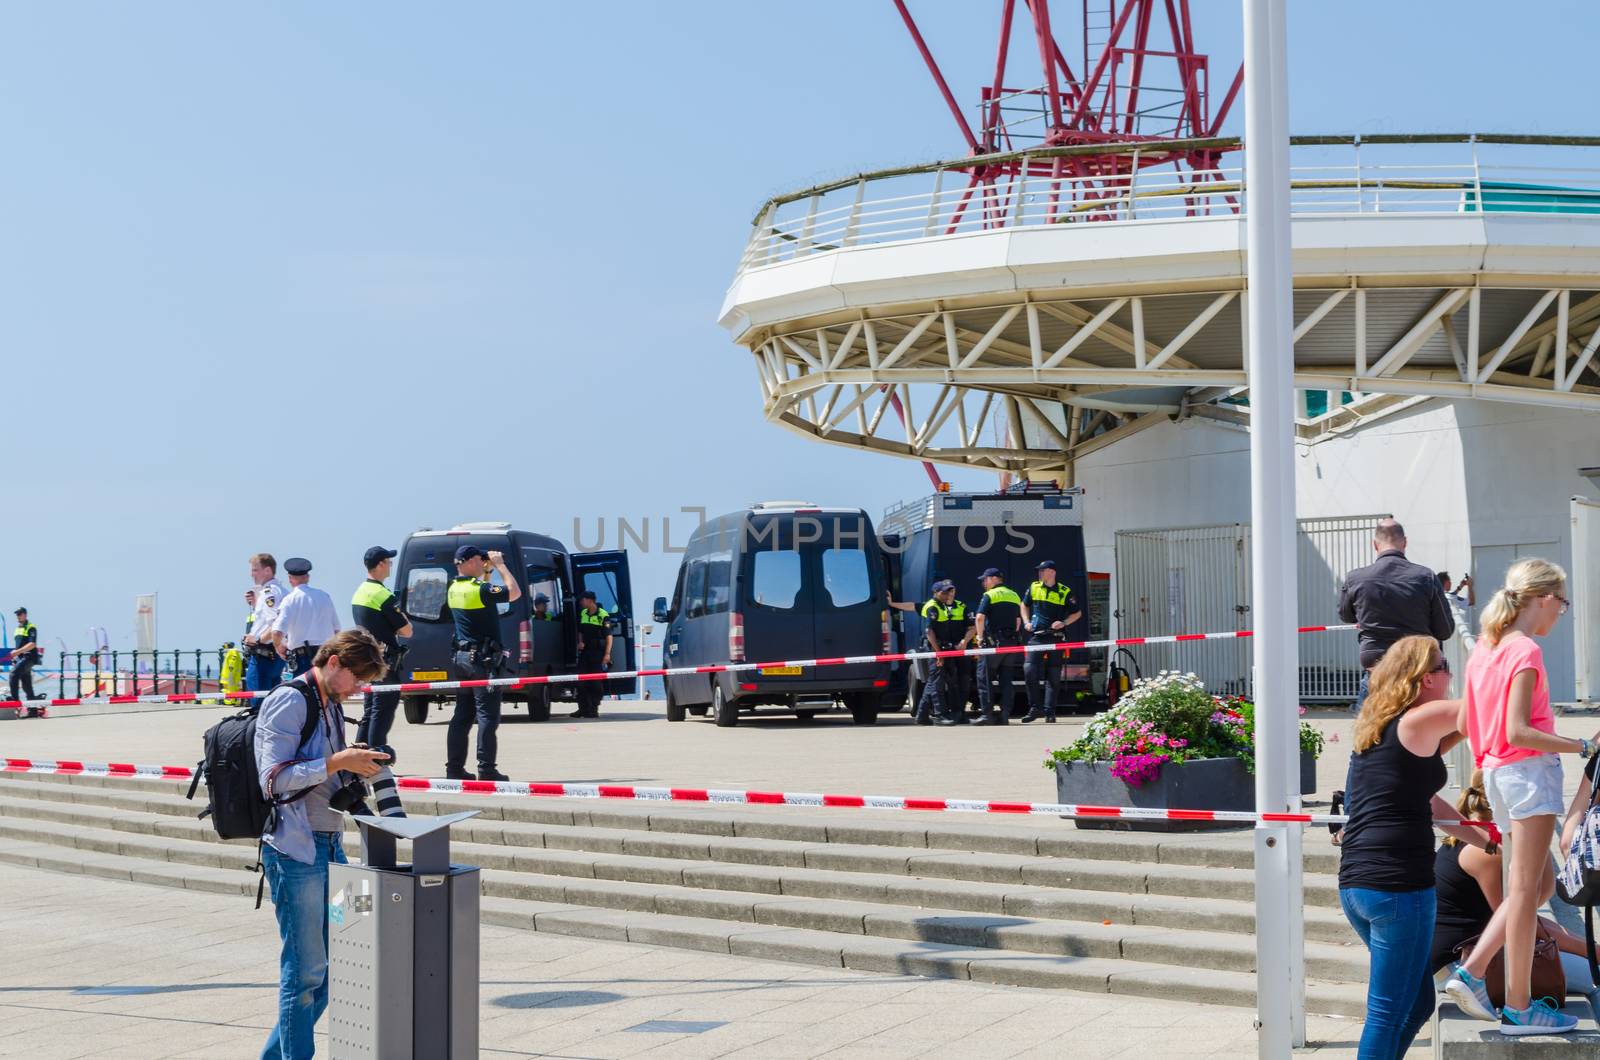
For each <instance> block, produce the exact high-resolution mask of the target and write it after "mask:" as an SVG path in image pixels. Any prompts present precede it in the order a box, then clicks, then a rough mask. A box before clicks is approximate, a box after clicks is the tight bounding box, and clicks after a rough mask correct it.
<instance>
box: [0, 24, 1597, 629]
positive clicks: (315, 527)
mask: <svg viewBox="0 0 1600 1060" xmlns="http://www.w3.org/2000/svg"><path fill="white" fill-rule="evenodd" d="M911 6H912V10H913V12H914V13H915V14H916V15H917V16H918V18H919V20H920V21H921V22H922V24H923V28H924V31H925V33H926V35H927V37H928V39H929V43H930V45H931V46H932V48H933V49H934V51H935V54H936V55H937V56H938V57H939V58H940V59H941V61H942V62H943V64H944V66H945V70H946V73H947V74H948V75H949V77H950V79H951V81H952V83H953V86H954V88H955V90H956V92H957V95H958V97H960V98H961V99H963V100H971V99H974V98H975V97H976V92H977V86H978V84H979V82H980V81H981V80H983V79H985V78H986V77H987V74H988V69H989V67H990V65H991V64H992V62H993V35H994V32H995V30H996V27H997V25H998V17H997V14H996V12H997V11H998V8H999V5H998V3H988V2H986V3H976V2H966V0H960V2H957V0H921V2H914V3H913V4H912V5H911ZM1057 7H1058V8H1060V9H1061V11H1060V12H1059V13H1058V14H1057V16H1056V17H1057V30H1058V36H1059V37H1061V38H1062V39H1063V40H1064V41H1067V40H1075V39H1076V36H1075V30H1074V28H1073V27H1074V24H1075V21H1076V15H1075V13H1076V10H1077V7H1078V5H1076V4H1071V3H1058V4H1057ZM1194 7H1195V14H1196V35H1197V37H1198V39H1199V40H1200V42H1201V45H1202V47H1203V49H1204V50H1207V51H1209V52H1210V53H1211V55H1212V64H1213V71H1214V77H1215V78H1216V79H1217V80H1218V81H1220V82H1221V83H1222V84H1223V85H1224V86H1225V84H1226V81H1227V79H1228V77H1230V76H1231V73H1232V70H1233V69H1234V67H1235V66H1236V64H1237V62H1238V56H1239V52H1240V44H1239V5H1238V4H1237V3H1233V2H1231V0H1197V2H1196V3H1195V4H1194ZM1291 8H1292V10H1291V21H1290V34H1291V56H1290V63H1289V67H1290V77H1291V101H1290V102H1291V111H1292V114H1293V121H1292V125H1293V129H1294V131H1296V132H1378V131H1457V130H1468V129H1475V130H1486V131H1487V130H1493V131H1523V132H1594V131H1595V129H1594V125H1593V119H1592V106H1591V104H1592V98H1593V93H1592V92H1591V91H1588V90H1586V89H1584V88H1583V87H1582V84H1583V82H1582V75H1581V71H1585V70H1587V69H1588V68H1589V66H1590V64H1591V60H1592V55H1591V53H1592V51H1593V46H1594V44H1595V43H1596V41H1595V37H1596V34H1595V31H1594V30H1593V28H1592V26H1593V20H1592V18H1590V17H1588V16H1587V13H1586V11H1585V10H1584V8H1583V7H1582V6H1580V5H1579V4H1577V3H1553V4H1542V5H1539V7H1538V11H1537V13H1534V12H1533V11H1532V10H1531V9H1529V11H1528V13H1527V14H1526V15H1520V16H1519V15H1518V14H1517V13H1516V12H1515V10H1514V9H1508V8H1507V7H1506V5H1504V4H1501V3H1489V2H1479V3H1464V2H1457V3H1450V4H1444V3H1404V4H1396V3H1393V2H1392V0H1391V2H1387V3H1376V2H1368V0H1342V2H1340V3H1337V4H1333V3H1305V2H1298V3H1293V4H1292V5H1291ZM1063 23H1064V24H1063ZM1552 26H1563V27H1565V30H1564V31H1563V32H1560V33H1552V32H1550V28H1551V27H1552ZM1019 47H1021V45H1020V44H1019ZM1066 50H1067V51H1068V54H1069V55H1070V54H1072V53H1073V51H1074V47H1072V46H1069V47H1067V49H1066ZM1235 115H1236V119H1237V118H1240V117H1242V104H1241V106H1240V108H1236V111H1235ZM1233 124H1234V126H1235V127H1237V124H1238V122H1237V120H1236V121H1235V122H1234V123H1233ZM0 138H3V142H4V143H5V145H6V156H7V161H6V163H5V165H4V166H0V211H3V213H4V223H3V228H0V233H3V234H0V348H3V350H4V354H3V359H0V364H4V365H5V374H4V379H5V385H4V390H3V391H0V393H3V394H4V396H5V409H6V415H5V424H6V433H7V435H8V439H7V441H8V444H7V446H6V453H7V457H8V459H7V461H6V464H7V471H8V474H7V476H6V479H7V482H8V488H7V489H6V491H5V497H6V503H5V504H4V518H3V519H0V525H3V529H0V604H3V606H4V610H5V611H6V612H7V614H6V618H7V619H8V620H9V618H10V615H9V612H10V610H11V608H12V607H14V606H16V605H17V604H18V603H25V604H27V605H28V606H30V607H31V608H32V611H33V618H34V620H35V621H36V622H37V623H38V624H39V625H40V626H41V628H42V629H43V631H44V633H45V635H46V640H47V641H48V642H49V643H50V645H51V647H52V654H53V650H54V648H55V647H56V646H57V645H56V638H57V637H60V638H62V639H64V640H65V641H66V643H67V645H68V646H70V647H72V648H80V647H85V646H87V643H88V637H87V634H86V632H85V631H86V630H87V628H88V627H89V626H90V625H103V626H105V627H107V628H108V629H109V630H110V633H111V636H112V640H113V644H114V645H119V646H130V645H131V643H132V640H131V637H132V625H133V597H134V594H136V593H139V592H150V591H155V592H159V593H160V626H161V635H160V640H161V643H162V645H163V646H166V647H184V648H191V647H197V646H203V645H215V644H216V643H218V642H220V641H221V640H223V639H225V638H231V637H233V636H235V635H236V634H237V632H238V626H239V622H240V619H241V617H242V609H241V605H240V593H241V591H242V590H243V588H244V586H245V585H246V583H247V581H248V578H247V574H246V562H245V561H246V557H247V556H248V555H249V554H250V553H251V552H254V551H257V550H261V549H265V550H269V551H272V552H274V553H276V554H277V555H278V556H279V557H280V559H281V558H283V557H285V556H289V555H295V554H300V555H306V556H308V557H310V558H311V559H312V560H313V561H314V562H315V563H316V564H317V572H316V575H315V578H314V580H315V581H316V582H317V583H318V584H321V585H323V586H324V587H325V588H328V589H329V590H330V591H331V592H333V593H334V595H335V596H336V597H337V598H338V599H339V601H340V602H341V604H342V603H343V601H344V600H345V599H348V595H349V592H350V590H351V588H352V587H353V585H354V583H355V582H356V581H357V580H358V579H359V577H360V573H361V572H360V567H359V556H360V554H361V552H362V551H363V549H365V547H366V546H367V545H369V544H373V543H378V542H384V543H395V542H398V541H399V540H400V539H401V538H402V537H403V536H404V535H405V534H406V533H407V532H408V531H409V530H411V529H413V528H415V527H417V526H418V525H423V524H428V525H433V526H443V525H449V524H450V523H453V522H457V521H461V520H464V519H491V518H505V519H510V520H512V521H514V522H516V523H518V524H519V525H523V526H526V527H528V528H530V529H539V530H546V531H548V532H551V533H554V534H556V535H557V536H559V537H564V538H570V537H571V534H572V524H573V519H574V518H575V517H578V518H581V519H583V520H584V526H585V527H586V534H588V535H590V536H592V535H593V532H594V527H595V525H596V521H597V520H598V519H599V518H601V517H604V518H605V519H606V520H607V521H608V524H610V523H611V522H612V521H613V520H615V518H616V517H618V516H626V517H628V518H629V519H630V520H631V521H633V522H634V523H636V524H637V523H639V522H641V521H642V520H643V519H644V518H646V517H651V518H652V521H653V522H654V524H655V531H656V535H657V541H659V528H660V522H659V521H660V517H661V516H662V515H665V514H672V513H676V512H677V511H678V510H679V508H680V506H703V507H706V508H708V509H710V510H711V511H712V512H713V513H715V512H719V511H725V510H728V509H731V508H735V507H738V506H740V505H742V504H744V503H746V502H747V501H750V500H753V499H757V498H760V497H767V496H785V497H796V496H798V497H809V498H812V499H816V500H818V501H825V502H829V503H835V504H858V505H861V506H863V507H866V508H867V509H869V510H870V511H872V512H874V513H877V512H879V511H881V509H882V508H883V507H884V505H885V504H887V503H889V502H891V501H894V500H899V499H903V498H907V497H911V496H916V495H918V494H919V493H922V492H925V490H926V487H927V482H926V478H925V476H924V475H923V472H922V471H921V469H920V468H918V467H917V466H916V465H915V464H912V463H909V462H904V461H899V460H894V459H892V458H887V457H873V456H866V455H861V454H857V453H854V452H851V451H848V450H844V449H839V448H834V447H829V446H824V445H819V444H816V443H812V442H808V441H805V440H804V439H801V438H799V437H797V436H794V435H791V434H790V433H788V432H786V431H784V430H782V429H780V428H777V427H773V426H770V425H768V424H766V423H765V422H763V421H762V419H761V416H760V404H759V400H758V391H757V383H756V379H755V375H754V372H753V370H752V369H751V367H750V366H749V364H748V359H747V357H746V356H745V355H744V354H743V352H742V351H740V350H738V349H737V348H736V347H734V346H733V345H732V343H731V342H730V341H729V339H728V337H727V335H726V334H725V333H724V332H723V331H722V330H721V329H720V328H719V327H718V326H717V325H716V322H715V316H716V312H717V309H718V306H719V304H720V301H721V298H722V294H723V292H724V290H725V288H726V286H727V283H728V281H729V279H730V277H731V270H732V267H733V265H734V262H735V260H736V258H737V256H738V254H739V251H740V248H741V246H742V243H743V240H744V238H745V236H746V234H747V225H748V223H749V219H750V216H751V214H752V212H753V210H754V208H755V207H756V205H757V204H758V203H759V202H760V201H761V200H762V199H763V198H764V197H766V196H767V195H769V194H772V193H774V192H778V191H783V190H787V189H792V188H795V187H800V186H804V185H807V184H810V183H812V182H814V181H816V180H820V179H824V178H828V177H834V176H839V175H844V174H847V173H851V172H855V171H857V170H859V169H862V168H870V167H873V166H880V165H891V164H895V163H901V162H910V161H919V160H924V159H929V158H934V157H949V156H951V155H954V154H959V153H960V149H961V142H960V139H959V136H958V135H957V134H956V132H955V129H954V126H953V124H952V122H951V120H950V118H949V116H948V114H947V113H946V112H945V110H944V107H943V105H942V103H941V101H940V100H939V98H938V96H937V94H936V92H935V90H934V88H933V85H932V83H931V81H930V80H929V78H928V76H927V74H926V72H925V71H924V69H923V67H922V64H921V62H920V60H919V59H918V57H917V55H916V53H915V51H914V49H913V47H912V45H911V43H910V40H909V38H908V36H907V35H906V33H905V31H904V29H903V27H902V26H901V24H900V21H899V17H898V15H897V14H896V13H895V11H894V8H893V6H892V4H890V3H889V0H813V2H811V3H807V4H779V3H750V2H744V3H734V2H710V0H699V2H693V3H664V2H663V3H633V4H628V3H622V4H618V5H615V6H614V7H613V6H611V5H598V4H555V3H533V2H524V3H475V4H471V5H452V6H442V5H436V4H423V3H385V4H382V5H379V4H377V3H350V4H338V5H330V4H311V3H283V4H271V5H267V4H259V5H243V4H237V5H209V4H199V3H163V4H123V3H110V2H106V3H75V2H67V3H58V4H50V5H39V4H24V3H17V2H8V3H4V4H0ZM952 477H953V479H954V481H955V482H956V484H957V485H958V487H961V486H965V487H979V486H986V485H988V484H990V483H991V482H992V481H993V480H992V478H991V477H990V476H986V475H975V474H966V475H961V474H956V475H953V476H952ZM684 518H685V517H682V516H680V521H679V523H678V525H679V526H680V527H681V526H683V525H684V523H683V521H682V520H683V519H684ZM675 536H676V537H678V538H679V540H681V534H679V533H677V532H675ZM675 569H676V559H675V557H672V556H668V555H665V554H662V553H661V552H660V551H659V549H656V551H655V554H653V555H650V556H644V557H640V558H639V559H638V561H637V563H636V570H635V576H636V577H635V581H636V595H637V596H638V598H639V601H640V603H641V604H646V603H647V602H648V599H649V598H650V597H652V596H654V595H656V594H657V593H658V592H666V591H667V589H668V587H669V583H670V579H671V577H672V574H673V572H674V571H675Z"/></svg>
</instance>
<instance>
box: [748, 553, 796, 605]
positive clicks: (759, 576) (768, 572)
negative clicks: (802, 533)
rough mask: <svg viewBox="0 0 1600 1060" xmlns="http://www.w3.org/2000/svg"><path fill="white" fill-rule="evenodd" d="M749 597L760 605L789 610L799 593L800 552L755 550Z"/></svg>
mask: <svg viewBox="0 0 1600 1060" xmlns="http://www.w3.org/2000/svg"><path fill="white" fill-rule="evenodd" d="M750 582H751V586H750V592H751V597H752V599H753V600H754V602H755V603H758V604H760V605H761V606H762V607H771V608H777V609H779V610H783V611H788V610H791V609H792V608H793V607H794V602H795V598H796V597H798V596H799V595H800V553H798V552H757V553H756V554H755V566H754V573H753V575H752V576H751V579H750Z"/></svg>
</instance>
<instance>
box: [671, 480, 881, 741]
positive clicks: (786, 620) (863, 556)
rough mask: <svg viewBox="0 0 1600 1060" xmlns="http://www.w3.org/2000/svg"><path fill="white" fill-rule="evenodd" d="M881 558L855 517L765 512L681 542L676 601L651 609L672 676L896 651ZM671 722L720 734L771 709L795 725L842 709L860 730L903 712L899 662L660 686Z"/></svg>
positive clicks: (719, 523) (736, 515) (833, 512)
mask: <svg viewBox="0 0 1600 1060" xmlns="http://www.w3.org/2000/svg"><path fill="white" fill-rule="evenodd" d="M891 574H892V572H891V569H890V566H889V558H888V556H887V555H886V553H885V552H884V550H883V548H882V547H880V544H879V541H878V538H877V536H876V533H875V531H874V528H873V525H872V520H871V518H870V517H868V515H867V513H866V512H864V511H862V510H861V509H859V508H824V507H820V506H818V505H815V504H809V503H804V502H800V501H767V502H764V503H760V504H755V505H752V506H751V507H749V508H746V509H744V510H741V511H737V512H731V513H729V514H727V515H724V516H722V517H721V518H718V519H712V520H709V521H708V522H706V523H705V524H703V525H702V526H701V527H700V528H699V529H698V530H696V531H695V532H694V534H693V535H691V536H690V538H689V543H688V546H687V548H686V550H685V552H684V557H683V561H682V563H681V565H680V567H679V569H678V578H677V584H676V586H675V587H674V589H673V592H672V597H671V598H670V599H668V598H667V597H659V598H657V600H656V602H655V616H654V617H655V619H656V621H657V622H659V623H662V624H664V626H665V633H664V635H663V637H662V655H663V659H664V665H665V666H666V667H668V668H676V667H692V666H708V665H716V664H719V663H725V662H730V661H731V662H736V663H740V662H745V661H747V660H748V661H750V662H763V661H769V660H770V661H775V662H777V661H788V660H802V659H814V658H823V657H839V656H856V655H877V654H880V653H884V652H888V651H891V650H894V648H895V635H894V632H893V630H892V628H891V625H890V621H889V609H888V607H887V603H886V601H887V594H888V592H889V589H890V584H891ZM665 683H666V695H667V719H668V720H669V721H682V720H684V717H685V715H686V714H696V715H705V714H708V713H709V714H710V715H711V716H712V718H713V719H714V720H715V721H716V723H717V724H718V725H721V726H730V725H736V724H737V723H738V721H739V719H740V717H741V716H742V715H748V714H751V713H754V712H756V711H758V710H761V709H763V708H778V709H780V710H782V711H784V712H790V713H793V714H794V715H796V716H798V717H799V718H801V719H802V720H810V719H811V718H813V717H814V716H816V715H817V714H818V713H820V712H822V711H826V710H831V709H834V708H835V707H839V706H842V707H843V708H844V709H846V710H848V711H849V713H850V716H851V718H852V719H853V720H854V721H855V723H856V724H858V725H871V724H872V723H874V722H875V721H877V720H878V714H879V712H880V711H883V710H898V709H900V708H901V707H902V706H903V705H904V703H905V697H906V685H905V668H904V666H903V665H902V664H898V663H859V664H850V665H839V666H824V667H798V666H786V665H771V666H764V667H761V668H760V669H757V670H750V671H740V672H735V673H714V674H681V675H676V676H668V677H666V678H665Z"/></svg>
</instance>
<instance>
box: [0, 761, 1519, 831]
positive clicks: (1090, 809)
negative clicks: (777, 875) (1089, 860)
mask: <svg viewBox="0 0 1600 1060" xmlns="http://www.w3.org/2000/svg"><path fill="white" fill-rule="evenodd" d="M4 761H5V765H4V767H3V768H0V772H4V773H32V774H48V775H52V776H100V777H121V778H126V779H131V780H192V779H193V778H194V773H195V771H194V769H193V768H192V767H190V766H150V765H132V764H129V763H119V762H73V761H65V760H39V759H32V758H7V759H5V760H4ZM395 783H396V784H397V785H398V787H399V789H400V790H401V791H402V792H413V793H414V792H431V793H433V794H436V795H499V796H510V797H514V798H549V799H612V800H623V801H628V802H652V803H661V802H681V803H697V804H700V805H713V806H788V807H800V808H810V809H856V810H913V811H919V812H935V813H940V812H942V813H982V814H997V815H1011V816H1029V815H1033V816H1047V817H1075V818H1086V819H1094V820H1098V819H1116V818H1120V819H1123V820H1136V821H1211V822H1217V823H1226V824H1256V823H1264V824H1344V823H1346V822H1347V821H1349V820H1350V818H1349V817H1348V816H1346V815H1344V814H1336V813H1256V812H1254V811H1251V810H1169V809H1158V808H1151V807H1141V806H1086V805H1083V804H1081V803H1061V802H1015V801H1010V800H999V799H923V798H913V797H910V796H904V795H825V794H821V793H813V792H784V791H740V790H735V789H726V788H674V787H667V788H660V787H644V786H640V785H637V784H566V783H548V784H545V783H538V782H535V781H520V780H442V779H436V778H429V777H397V778H396V779H395ZM1433 823H1434V824H1435V825H1461V826H1470V827H1480V828H1481V827H1488V823H1487V822H1485V821H1467V820H1459V819H1453V818H1452V819H1445V820H1439V821H1434V822H1433Z"/></svg>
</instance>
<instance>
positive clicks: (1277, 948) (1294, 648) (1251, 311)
mask: <svg viewBox="0 0 1600 1060" xmlns="http://www.w3.org/2000/svg"><path fill="white" fill-rule="evenodd" d="M1243 4H1244V52H1245V79H1244V85H1245V119H1244V120H1245V136H1244V142H1245V217H1246V220H1245V234H1246V249H1247V257H1246V267H1247V283H1248V288H1249V302H1248V307H1247V309H1248V327H1247V332H1246V344H1247V347H1248V353H1249V377H1250V509H1251V522H1252V542H1251V552H1252V556H1251V570H1250V575H1251V594H1250V596H1251V599H1250V604H1251V613H1252V615H1253V616H1254V617H1253V625H1254V626H1255V631H1256V632H1255V637H1254V640H1253V647H1254V655H1255V698H1256V715H1255V717H1256V807H1257V809H1258V810H1260V811H1262V812H1286V811H1290V810H1293V809H1296V808H1298V805H1299V801H1300V799H1299V795H1298V789H1299V784H1298V783H1294V784H1292V785H1291V778H1296V779H1297V777H1298V770H1296V769H1294V768H1292V767H1293V766H1294V765H1296V764H1297V761H1296V760H1297V758H1298V754H1297V751H1298V731H1299V670H1300V666H1299V648H1298V644H1297V640H1296V637H1295V633H1294V629H1295V626H1296V624H1297V622H1296V620H1297V618H1298V612H1299V592H1298V585H1297V582H1296V564H1295V487H1294V442H1295V437H1294V339H1293V331H1294V306H1293V282H1292V266H1291V262H1290V233H1289V113H1288V108H1289V91H1288V76H1287V65H1286V59H1285V55H1286V51H1287V34H1286V32H1285V18H1286V12H1285V10H1284V9H1285V6H1286V5H1285V2H1284V0H1243ZM1300 841H1301V832H1300V826H1299V825H1282V824H1268V823H1265V822H1263V823H1261V824H1259V825H1257V827H1256V829H1255V871H1256V1010H1257V1025H1258V1028H1259V1038H1258V1043H1257V1049H1258V1052H1259V1055H1261V1056H1263V1057H1272V1058H1274V1060H1276V1058H1278V1057H1287V1056H1288V1055H1289V1053H1290V1050H1291V1049H1292V1048H1293V1047H1294V1046H1296V1045H1303V1044H1305V1037H1306V1032H1305V944H1304V921H1303V916H1304V913H1303V894H1302V890H1301V872H1302V868H1301V842H1300Z"/></svg>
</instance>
